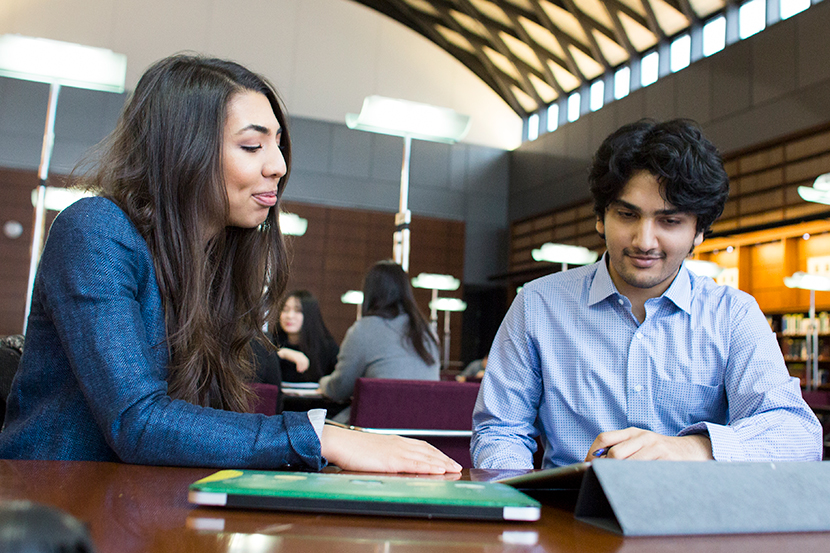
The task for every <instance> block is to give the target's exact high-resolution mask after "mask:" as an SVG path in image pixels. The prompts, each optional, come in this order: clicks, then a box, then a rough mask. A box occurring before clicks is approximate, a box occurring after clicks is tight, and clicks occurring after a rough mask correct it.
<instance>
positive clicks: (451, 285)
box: [412, 273, 461, 290]
mask: <svg viewBox="0 0 830 553" xmlns="http://www.w3.org/2000/svg"><path fill="white" fill-rule="evenodd" d="M412 286H414V287H415V288H426V289H428V290H458V287H459V286H461V281H460V280H458V279H457V278H455V277H454V276H452V275H437V274H434V273H420V274H419V275H418V276H416V277H415V278H413V279H412Z"/></svg>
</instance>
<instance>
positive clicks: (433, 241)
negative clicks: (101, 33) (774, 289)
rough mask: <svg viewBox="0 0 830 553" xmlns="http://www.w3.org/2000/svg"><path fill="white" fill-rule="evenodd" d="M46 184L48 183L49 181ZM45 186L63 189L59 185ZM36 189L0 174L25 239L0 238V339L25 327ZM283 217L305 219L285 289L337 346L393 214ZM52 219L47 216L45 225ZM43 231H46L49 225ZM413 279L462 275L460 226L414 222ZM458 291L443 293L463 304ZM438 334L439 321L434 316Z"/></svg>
mask: <svg viewBox="0 0 830 553" xmlns="http://www.w3.org/2000/svg"><path fill="white" fill-rule="evenodd" d="M50 180H51V179H50ZM55 181H56V182H54V183H50V184H53V185H56V186H60V184H61V183H60V182H59V179H55ZM36 186H37V175H36V173H35V172H32V171H23V170H13V169H0V197H1V198H2V200H0V225H2V224H5V223H6V222H7V221H11V220H13V221H18V222H20V223H21V224H22V225H23V229H24V231H23V235H22V236H21V237H19V238H17V239H10V238H7V237H6V236H5V235H0V260H2V262H0V334H17V333H20V331H21V330H22V328H23V312H24V305H25V300H26V285H27V281H28V264H29V252H30V243H31V236H32V235H31V226H32V213H33V212H32V204H31V191H32V190H33V189H34V188H35V187H36ZM284 209H285V210H286V211H290V212H293V213H296V214H297V215H299V216H301V217H303V218H306V219H308V231H307V233H306V234H305V235H304V236H298V237H288V242H289V245H290V247H291V250H292V256H293V258H292V263H291V266H292V268H291V277H290V280H289V289H294V288H305V289H308V290H310V291H311V292H312V293H313V294H314V295H316V296H317V297H318V299H319V300H320V305H321V309H322V311H323V316H324V318H325V321H326V324H327V325H328V326H329V329H330V330H331V332H332V334H333V335H334V337H335V339H337V340H338V341H340V340H342V338H343V336H344V335H345V333H346V330H347V329H348V328H349V326H350V325H351V324H352V323H353V322H354V320H355V315H356V309H355V306H352V305H344V304H343V303H341V302H340V296H341V295H342V294H343V292H345V291H347V290H351V289H354V290H360V289H361V287H362V282H363V276H364V274H365V272H366V270H367V269H368V268H369V267H370V266H371V265H372V264H373V263H374V262H376V261H378V260H381V259H389V258H391V257H392V233H393V230H394V218H395V216H394V214H392V213H385V212H379V211H368V210H356V209H344V208H336V207H321V206H314V205H308V204H301V203H286V204H285V206H284ZM53 219H54V214H50V216H49V218H48V219H47V225H48V224H49V223H51V221H52V220H53ZM47 228H48V226H47ZM411 231H412V252H411V256H410V273H411V274H412V275H417V274H418V273H421V272H428V273H443V274H452V275H453V276H455V277H457V278H459V279H460V278H461V277H462V276H463V274H464V238H465V236H464V232H465V225H464V223H463V222H462V221H452V220H444V219H436V218H428V217H421V216H418V215H413V221H412V225H411ZM462 294H463V290H462V289H459V290H458V291H456V292H442V293H441V295H442V296H452V297H458V298H460V297H462ZM415 296H416V300H417V301H418V304H419V306H420V307H421V310H422V312H423V313H424V314H425V315H426V316H427V317H428V316H429V307H428V304H429V300H430V299H431V293H430V292H429V291H427V290H416V291H415ZM461 319H462V315H461V314H459V313H454V314H452V316H451V318H450V320H451V323H450V326H451V328H452V339H451V340H450V345H451V355H450V359H451V360H458V359H460V352H461ZM438 329H439V333H442V332H443V315H441V316H439V325H438Z"/></svg>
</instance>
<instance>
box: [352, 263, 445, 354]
mask: <svg viewBox="0 0 830 553" xmlns="http://www.w3.org/2000/svg"><path fill="white" fill-rule="evenodd" d="M361 312H362V314H363V316H364V317H367V316H370V315H374V316H376V317H383V318H384V319H393V318H395V317H397V316H398V315H401V314H403V313H405V314H406V316H407V318H408V319H409V329H408V331H407V334H406V336H405V337H404V338H405V340H407V341H409V342H410V343H411V344H412V347H414V348H415V351H416V352H417V353H418V356H419V357H420V358H421V359H423V360H424V363H426V364H427V365H431V364H432V363H434V362H435V358H434V357H433V356H432V353H430V351H429V348H428V345H429V344H430V343H432V344H434V345H435V346H437V345H438V341H437V340H436V339H435V335H434V334H433V333H432V330H431V329H430V327H429V323H427V320H426V318H425V317H424V316H423V314H421V311H420V310H419V309H418V304H416V303H415V294H413V293H412V285H411V284H410V283H409V276H408V275H407V273H406V272H405V271H404V270H403V268H401V266H400V265H398V264H397V263H395V262H394V261H390V260H385V261H378V262H377V263H375V264H374V265H372V268H371V269H369V272H368V273H366V277H365V278H364V279H363V306H362V307H361Z"/></svg>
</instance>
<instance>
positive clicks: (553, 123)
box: [548, 104, 559, 132]
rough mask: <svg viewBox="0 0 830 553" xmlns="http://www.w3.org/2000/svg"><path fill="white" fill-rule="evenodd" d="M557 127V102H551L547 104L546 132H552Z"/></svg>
mask: <svg viewBox="0 0 830 553" xmlns="http://www.w3.org/2000/svg"><path fill="white" fill-rule="evenodd" d="M558 128H559V104H551V105H549V106H548V132H553V131H555V130H556V129H558Z"/></svg>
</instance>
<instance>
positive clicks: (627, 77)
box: [614, 67, 631, 100]
mask: <svg viewBox="0 0 830 553" xmlns="http://www.w3.org/2000/svg"><path fill="white" fill-rule="evenodd" d="M629 92H631V69H629V68H628V67H623V68H621V69H618V70H617V72H616V73H614V99H615V100H619V99H620V98H625V97H626V96H628V93H629Z"/></svg>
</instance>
